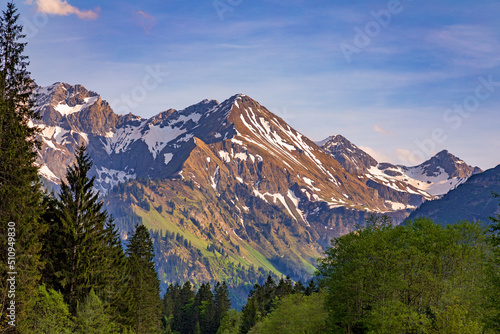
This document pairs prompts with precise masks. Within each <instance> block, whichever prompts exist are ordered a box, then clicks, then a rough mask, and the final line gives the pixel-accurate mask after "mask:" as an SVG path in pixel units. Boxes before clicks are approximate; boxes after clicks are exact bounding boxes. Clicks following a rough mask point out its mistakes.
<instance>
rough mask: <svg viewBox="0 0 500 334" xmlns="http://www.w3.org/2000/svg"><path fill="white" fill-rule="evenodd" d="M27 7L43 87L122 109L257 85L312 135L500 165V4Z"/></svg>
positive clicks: (44, 0) (46, 0)
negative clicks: (83, 92) (69, 89)
mask: <svg viewBox="0 0 500 334" xmlns="http://www.w3.org/2000/svg"><path fill="white" fill-rule="evenodd" d="M2 2H4V1H2ZM18 7H19V10H20V13H21V15H22V17H21V22H22V23H24V25H25V26H26V33H28V42H29V44H28V48H27V54H28V55H29V56H30V60H31V66H30V70H31V72H32V75H33V77H34V78H35V80H36V81H37V82H38V84H40V85H49V84H52V83H54V82H57V81H62V82H67V83H70V84H77V83H79V84H82V85H84V86H85V87H87V88H88V89H90V90H94V91H96V92H98V93H99V94H101V96H102V97H103V99H105V100H107V101H108V102H110V103H111V105H112V106H113V107H114V108H115V111H117V112H118V113H126V112H129V111H130V112H132V113H134V114H136V115H140V116H142V117H150V116H152V115H154V114H157V113H158V112H161V111H163V110H166V109H168V108H176V109H182V108H184V107H187V106H189V105H191V104H194V103H197V102H199V101H201V100H203V99H206V98H209V99H217V100H219V101H223V100H225V99H226V98H228V97H230V96H232V95H234V94H237V93H245V94H247V95H249V96H251V97H252V98H254V99H255V100H257V101H259V102H260V103H261V104H262V105H264V106H266V107H267V108H268V109H269V110H271V111H273V112H274V113H275V114H277V115H278V116H281V117H282V118H284V119H285V120H286V121H288V122H289V123H290V125H291V126H293V127H294V128H295V129H297V130H299V131H300V132H302V133H303V134H305V135H306V136H308V137H310V138H311V139H313V140H321V139H324V138H325V137H327V136H330V135H333V134H342V135H344V136H345V137H347V138H348V139H349V140H351V141H352V142H354V143H355V144H357V145H358V146H361V147H362V148H364V149H365V150H367V151H368V152H369V153H371V154H373V155H374V157H375V158H376V159H378V160H380V161H389V162H393V163H403V164H406V165H415V164H418V163H420V162H422V161H423V160H425V159H427V158H429V157H430V156H432V155H433V154H434V153H437V152H438V151H440V150H442V149H448V150H449V151H450V152H452V153H453V154H455V155H457V156H459V157H460V158H462V159H464V160H465V161H466V162H468V163H469V164H472V165H478V166H480V167H481V168H483V169H486V168H491V167H494V166H496V165H498V164H499V163H500V154H499V152H500V117H498V114H499V111H500V23H499V22H500V21H499V20H498V13H500V3H499V2H498V1H492V0H484V1H477V2H473V1H460V0H454V1H450V0H443V1H431V0H421V1H411V0H402V1H398V0H389V1H388V0H383V1H382V0H381V1H376V0H358V1H354V0H351V1H331V0H329V1H326V0H325V1H324V0H313V1H302V0H286V1H285V0H253V1H249V0H195V1H180V0H165V1H149V0H145V1H130V0H120V1H115V0H107V1H96V0H86V1H83V0H68V1H67V2H63V1H61V0H28V1H26V0H22V1H20V2H19V3H18ZM151 73H156V74H155V75H151ZM146 88H147V89H146ZM127 96H128V98H127ZM130 97H133V98H130Z"/></svg>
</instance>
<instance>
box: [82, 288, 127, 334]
mask: <svg viewBox="0 0 500 334" xmlns="http://www.w3.org/2000/svg"><path fill="white" fill-rule="evenodd" d="M76 325H77V326H76V327H77V330H76V333H82V334H84V333H85V334H114V333H118V332H119V329H118V326H117V325H116V324H115V323H114V322H113V321H112V319H111V315H109V314H108V313H107V312H106V310H105V309H104V305H103V303H102V301H101V300H100V299H99V297H97V295H96V294H95V293H94V289H91V290H90V293H89V295H88V296H87V298H86V299H85V301H84V302H83V303H82V304H80V305H78V311H77V317H76Z"/></svg>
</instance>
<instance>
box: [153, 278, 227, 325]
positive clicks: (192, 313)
mask: <svg viewBox="0 0 500 334" xmlns="http://www.w3.org/2000/svg"><path fill="white" fill-rule="evenodd" d="M230 308H231V301H230V300H229V291H228V288H227V285H226V283H225V282H223V283H222V284H221V283H219V282H217V283H216V285H215V288H214V289H213V291H212V289H211V287H210V284H209V283H207V284H202V285H201V286H200V288H199V289H198V291H197V292H196V293H195V291H194V290H193V287H192V285H191V283H190V282H189V281H187V282H186V283H184V285H183V286H182V287H181V286H180V285H179V284H170V285H169V287H168V288H167V292H166V293H165V296H164V298H163V310H162V314H163V326H164V328H165V329H166V332H167V333H173V332H178V333H182V334H184V333H186V334H191V333H196V332H197V331H199V332H200V333H204V334H216V333H217V331H218V329H219V328H220V324H221V321H222V319H224V318H225V317H226V315H227V314H228V312H229V310H230Z"/></svg>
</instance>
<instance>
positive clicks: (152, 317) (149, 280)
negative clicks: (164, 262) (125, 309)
mask: <svg viewBox="0 0 500 334" xmlns="http://www.w3.org/2000/svg"><path fill="white" fill-rule="evenodd" d="M127 255H128V261H129V268H130V275H131V276H130V282H131V292H132V296H133V302H134V305H133V308H132V312H131V318H132V323H133V327H132V328H133V330H134V332H135V333H136V334H142V333H145V334H150V333H158V332H159V330H160V319H161V305H162V303H161V298H160V281H159V280H158V275H157V273H156V270H155V264H154V261H153V259H154V254H153V242H152V241H151V237H150V235H149V231H148V229H147V228H146V227H145V226H144V225H137V226H136V229H135V232H134V233H133V234H132V236H131V237H130V240H129V243H128V247H127Z"/></svg>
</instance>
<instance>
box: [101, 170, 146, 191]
mask: <svg viewBox="0 0 500 334" xmlns="http://www.w3.org/2000/svg"><path fill="white" fill-rule="evenodd" d="M96 173H97V177H96V188H97V190H98V191H99V192H101V194H107V193H108V191H109V190H110V189H112V188H113V187H114V186H116V185H118V183H123V182H127V181H128V180H131V179H135V178H136V174H135V173H134V174H132V173H129V172H127V171H123V170H116V169H108V168H106V167H99V168H96Z"/></svg>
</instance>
